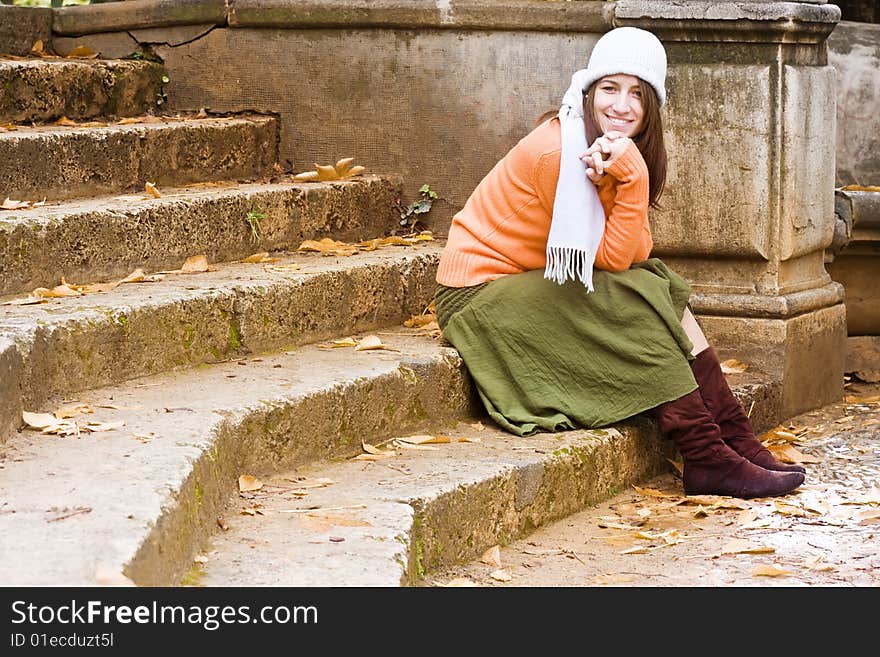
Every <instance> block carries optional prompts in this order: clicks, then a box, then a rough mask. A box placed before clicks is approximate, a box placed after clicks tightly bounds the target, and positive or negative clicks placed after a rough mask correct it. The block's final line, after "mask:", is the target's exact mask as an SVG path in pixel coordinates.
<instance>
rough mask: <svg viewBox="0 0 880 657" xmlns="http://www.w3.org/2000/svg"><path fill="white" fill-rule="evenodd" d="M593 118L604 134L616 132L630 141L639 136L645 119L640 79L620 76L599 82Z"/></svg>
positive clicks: (594, 96)
mask: <svg viewBox="0 0 880 657" xmlns="http://www.w3.org/2000/svg"><path fill="white" fill-rule="evenodd" d="M593 115H594V117H595V120H596V125H598V127H599V129H600V130H601V131H602V133H603V134H604V133H606V132H609V131H611V130H616V131H617V132H621V133H623V134H624V135H626V136H627V137H630V138H632V137H633V136H634V135H636V134H637V133H638V131H639V128H640V127H641V125H642V119H643V118H644V116H645V109H644V106H643V104H642V92H641V90H640V89H639V79H638V78H637V77H635V76H634V75H626V74H625V73H618V74H616V75H609V76H607V77H604V78H602V79H601V80H599V81H598V82H597V83H596V89H595V92H594V94H593Z"/></svg>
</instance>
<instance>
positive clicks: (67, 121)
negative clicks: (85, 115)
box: [55, 116, 77, 126]
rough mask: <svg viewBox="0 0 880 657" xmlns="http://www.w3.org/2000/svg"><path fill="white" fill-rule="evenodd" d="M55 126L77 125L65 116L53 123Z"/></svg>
mask: <svg viewBox="0 0 880 657" xmlns="http://www.w3.org/2000/svg"><path fill="white" fill-rule="evenodd" d="M55 125H66V126H75V125H77V123H76V121H71V120H70V119H68V118H67V117H66V116H62V117H61V118H60V119H58V120H57V121H55Z"/></svg>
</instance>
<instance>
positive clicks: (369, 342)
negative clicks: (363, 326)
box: [354, 335, 388, 351]
mask: <svg viewBox="0 0 880 657" xmlns="http://www.w3.org/2000/svg"><path fill="white" fill-rule="evenodd" d="M374 349H388V347H386V346H385V345H384V344H382V339H381V338H380V337H379V336H378V335H368V336H366V337H364V338H363V339H362V340H361V341H360V342H358V343H357V346H356V347H355V348H354V350H355V351H370V350H374Z"/></svg>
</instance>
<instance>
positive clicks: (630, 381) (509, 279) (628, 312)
mask: <svg viewBox="0 0 880 657" xmlns="http://www.w3.org/2000/svg"><path fill="white" fill-rule="evenodd" d="M593 287H594V291H593V292H589V293H588V292H587V290H586V289H585V288H584V286H583V284H582V283H580V282H577V281H568V282H566V283H565V284H563V285H559V284H557V283H555V282H553V281H549V280H547V279H545V278H544V272H543V270H534V271H529V272H525V273H523V274H513V275H508V276H503V277H501V278H498V279H496V280H494V281H491V282H489V283H484V284H483V285H479V286H475V287H468V288H449V287H444V286H440V287H439V288H438V290H437V294H436V309H437V317H438V321H439V324H440V327H441V329H442V330H443V337H444V338H446V339H447V340H448V341H449V342H450V343H452V345H453V346H455V348H456V349H457V350H458V351H459V353H460V354H461V357H462V360H463V361H464V363H465V365H466V366H467V368H468V371H469V372H470V374H471V376H472V378H473V380H474V383H475V384H476V388H477V391H478V393H479V395H480V398H481V399H482V401H483V404H484V405H485V407H486V410H487V411H488V412H489V415H490V416H491V417H492V419H493V420H495V421H496V422H497V423H498V424H499V425H500V426H502V427H503V428H504V429H506V430H508V431H510V432H512V433H515V434H518V435H520V436H526V435H529V434H532V433H535V432H538V431H563V430H568V429H574V428H577V427H589V428H594V427H601V426H606V425H609V424H613V423H614V422H619V421H621V420H623V419H626V418H628V417H632V416H633V415H636V414H638V413H641V412H643V411H646V410H648V409H651V408H654V407H655V406H658V405H660V404H662V403H664V402H667V401H672V400H673V399H678V398H679V397H682V396H683V395H686V394H687V393H689V392H691V391H693V390H695V389H696V387H697V384H696V381H695V380H694V377H693V374H692V373H691V368H690V364H689V361H690V359H691V358H692V356H691V349H692V345H691V342H690V340H689V339H688V337H687V334H686V333H685V331H684V329H683V328H682V325H681V317H682V315H683V314H684V309H685V306H686V305H687V302H688V298H689V296H690V287H689V286H688V284H687V283H686V282H685V281H684V280H683V279H682V278H680V277H679V276H678V275H677V274H675V273H674V272H673V271H672V270H670V269H669V268H668V267H667V266H666V265H665V264H663V262H662V261H660V260H659V259H657V258H651V259H650V260H647V261H645V262H642V263H639V264H637V265H633V267H632V268H631V269H628V270H626V271H623V272H607V271H602V270H598V269H597V270H594V271H593Z"/></svg>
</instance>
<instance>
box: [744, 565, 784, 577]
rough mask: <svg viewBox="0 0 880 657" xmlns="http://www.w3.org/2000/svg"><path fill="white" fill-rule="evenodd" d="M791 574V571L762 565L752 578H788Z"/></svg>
mask: <svg viewBox="0 0 880 657" xmlns="http://www.w3.org/2000/svg"><path fill="white" fill-rule="evenodd" d="M791 574H792V573H791V571H789V570H783V569H782V568H777V567H776V566H770V565H766V564H761V565H760V566H758V567H757V568H755V569H754V570H753V571H752V577H787V576H789V575H791Z"/></svg>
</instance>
